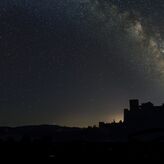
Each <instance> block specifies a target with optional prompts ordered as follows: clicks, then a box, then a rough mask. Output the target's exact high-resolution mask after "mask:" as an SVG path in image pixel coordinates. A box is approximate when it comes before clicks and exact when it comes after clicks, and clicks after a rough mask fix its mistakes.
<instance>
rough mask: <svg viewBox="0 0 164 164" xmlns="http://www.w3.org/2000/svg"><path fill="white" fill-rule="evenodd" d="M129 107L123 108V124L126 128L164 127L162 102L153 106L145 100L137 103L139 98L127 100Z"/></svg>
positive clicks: (163, 105) (163, 106)
mask: <svg viewBox="0 0 164 164" xmlns="http://www.w3.org/2000/svg"><path fill="white" fill-rule="evenodd" d="M129 106H130V109H124V124H125V125H126V127H127V128H130V129H132V128H135V129H152V128H164V104H162V105H161V106H154V104H153V103H151V102H147V103H142V104H141V105H140V104H139V100H137V99H134V100H129Z"/></svg>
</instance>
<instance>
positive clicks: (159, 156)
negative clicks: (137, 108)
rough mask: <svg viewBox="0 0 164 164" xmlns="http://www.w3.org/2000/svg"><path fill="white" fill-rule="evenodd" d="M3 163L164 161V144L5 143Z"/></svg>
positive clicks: (0, 149) (0, 150)
mask: <svg viewBox="0 0 164 164" xmlns="http://www.w3.org/2000/svg"><path fill="white" fill-rule="evenodd" d="M0 158H1V160H3V161H4V160H5V162H7V161H8V160H12V161H14V160H16V161H21V162H27V161H28V162H32V161H42V162H43V161H44V162H52V163H60V162H64V161H66V162H75V163H80V162H87V161H92V162H93V161H94V162H100V163H110V162H111V161H112V162H113V161H115V162H117V161H120V162H126V161H130V162H134V161H138V162H142V161H154V162H157V161H161V160H163V158H164V144H163V143H83V142H81V143H71V142H69V143H56V144H55V143H53V144H48V143H47V144H46V143H44V144H41V143H35V144H34V143H33V144H29V143H19V144H18V143H2V144H1V145H0Z"/></svg>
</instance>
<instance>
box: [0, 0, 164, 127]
mask: <svg viewBox="0 0 164 164" xmlns="http://www.w3.org/2000/svg"><path fill="white" fill-rule="evenodd" d="M131 98H139V99H140V100H141V102H145V101H152V102H153V103H155V104H157V105H160V104H161V103H163V102H164V1H163V0H47V1H45V0H1V1H0V125H1V126H18V125H25V124H60V125H67V126H87V125H93V124H97V123H98V122H99V121H107V122H110V121H112V120H113V119H115V120H116V121H118V120H120V119H122V114H123V109H124V108H125V107H128V100H129V99H131Z"/></svg>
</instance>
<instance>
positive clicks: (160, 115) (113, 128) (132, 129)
mask: <svg viewBox="0 0 164 164" xmlns="http://www.w3.org/2000/svg"><path fill="white" fill-rule="evenodd" d="M99 128H100V129H104V130H109V131H110V132H111V135H114V137H115V138H117V136H122V137H123V136H125V135H126V137H127V135H131V134H135V133H136V134H137V133H138V134H146V133H153V134H154V133H156V134H157V132H160V134H158V135H159V136H160V135H162V136H163V135H164V134H163V133H164V104H162V105H161V106H155V105H154V104H153V103H151V102H147V103H142V104H139V100H138V99H132V100H129V109H124V120H123V122H122V121H120V122H118V123H116V122H112V123H104V122H99ZM161 133H162V134H161ZM114 137H113V138H114Z"/></svg>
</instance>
